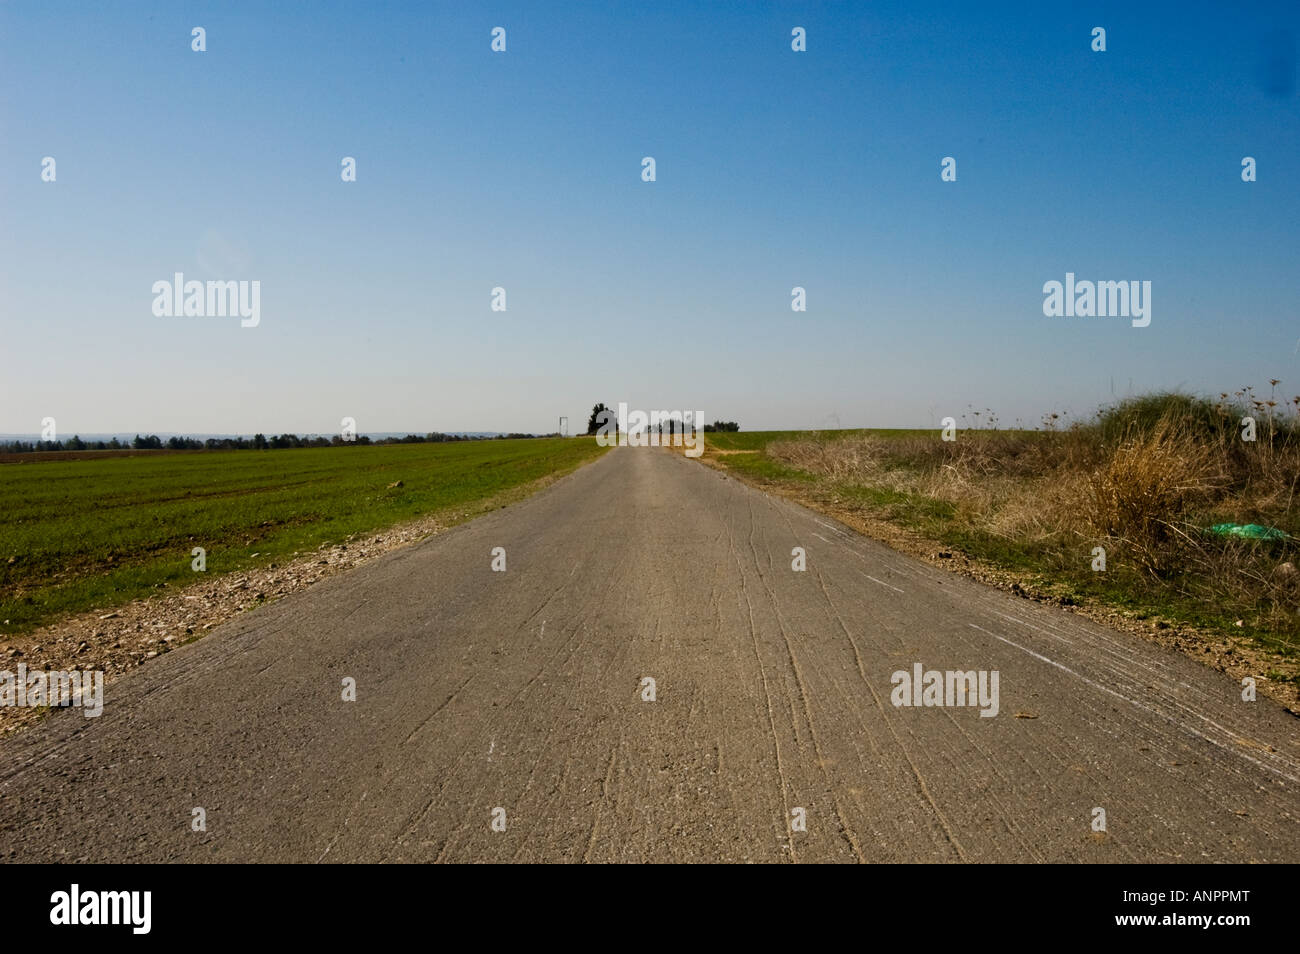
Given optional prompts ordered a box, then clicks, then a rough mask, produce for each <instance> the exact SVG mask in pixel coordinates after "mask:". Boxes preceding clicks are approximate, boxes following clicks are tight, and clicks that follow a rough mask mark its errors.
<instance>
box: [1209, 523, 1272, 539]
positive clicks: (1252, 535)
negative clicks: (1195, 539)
mask: <svg viewBox="0 0 1300 954" xmlns="http://www.w3.org/2000/svg"><path fill="white" fill-rule="evenodd" d="M1206 533H1212V534H1214V535H1215V536H1218V537H1241V538H1242V539H1245V540H1289V539H1290V537H1289V536H1288V535H1287V534H1286V532H1285V531H1282V530H1279V529H1277V527H1261V526H1260V525H1259V524H1257V523H1216V524H1215V525H1214V526H1212V527H1210V528H1209V529H1208V530H1207V531H1206Z"/></svg>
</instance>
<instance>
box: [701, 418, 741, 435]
mask: <svg viewBox="0 0 1300 954" xmlns="http://www.w3.org/2000/svg"><path fill="white" fill-rule="evenodd" d="M739 430H740V425H739V424H737V423H736V422H735V421H714V422H713V423H712V424H705V425H704V433H706V434H713V433H716V432H718V431H739Z"/></svg>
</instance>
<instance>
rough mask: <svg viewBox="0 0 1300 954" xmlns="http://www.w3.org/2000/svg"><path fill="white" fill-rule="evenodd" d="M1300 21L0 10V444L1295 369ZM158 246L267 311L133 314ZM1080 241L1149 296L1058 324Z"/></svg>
mask: <svg viewBox="0 0 1300 954" xmlns="http://www.w3.org/2000/svg"><path fill="white" fill-rule="evenodd" d="M610 7H615V8H616V9H608V8H610ZM1238 7H1239V9H1238ZM466 8H469V9H466ZM1297 10H1300V7H1298V6H1297V5H1296V4H1294V3H1255V4H1242V5H1231V6H1229V5H1223V6H1219V5H1208V4H1200V3H1159V4H1134V3H1129V2H1125V3H1069V4H1064V3H1061V4H1057V3H1034V2H1025V3H1017V4H1005V5H989V4H983V3H979V4H975V3H965V2H963V3H957V2H951V3H944V4H930V3H923V2H915V0H911V2H897V3H895V2H871V3H833V4H832V3H825V4H821V3H790V4H763V3H699V4H687V3H671V2H660V3H654V4H649V3H647V4H640V5H637V6H636V7H633V5H631V4H605V3H595V2H593V3H574V4H551V3H546V4H541V3H533V2H529V3H518V4H513V3H489V4H477V3H474V4H463V3H430V4H409V5H405V4H389V5H378V4H361V3H355V4H323V3H322V4H316V3H313V4H270V3H230V2H225V0H223V2H220V3H191V4H164V3H157V4H143V3H129V2H122V3H107V4H104V3H89V2H85V3H77V4H67V3H60V2H48V0H42V2H28V0H17V2H15V0H8V2H3V3H0V333H2V334H0V348H3V354H2V356H0V357H2V359H3V360H2V362H0V367H2V368H3V372H2V376H0V381H2V382H3V383H2V384H0V431H3V432H23V433H30V432H36V431H38V430H39V429H40V419H41V418H42V417H46V416H53V417H55V418H56V419H57V421H58V425H59V432H60V435H61V436H69V435H71V434H72V433H74V432H81V433H90V432H109V431H128V432H134V431H142V432H145V431H156V432H205V433H210V432H222V433H230V432H244V433H248V432H252V431H254V430H260V431H265V432H267V433H272V432H279V431H297V432H308V431H312V432H330V431H335V430H337V429H338V426H339V420H340V418H342V417H344V416H350V417H354V418H356V420H357V426H358V428H359V429H360V430H361V431H395V430H404V429H409V430H417V431H427V430H435V429H439V430H459V429H472V430H527V431H543V430H551V429H554V427H555V424H556V418H557V417H558V416H559V415H561V414H567V415H569V417H570V423H571V426H573V427H576V426H578V425H580V424H581V423H583V422H585V418H586V415H587V413H588V412H589V411H590V408H591V406H592V404H593V403H595V402H596V401H606V402H609V403H611V404H612V403H616V402H618V401H620V400H625V401H628V402H629V403H630V404H631V405H632V406H633V407H643V408H660V407H662V408H674V409H675V408H682V407H690V408H698V409H699V410H702V411H703V412H704V414H705V416H706V418H708V419H710V420H711V419H713V418H724V419H734V420H738V421H740V422H741V424H742V426H743V427H744V428H745V429H758V428H776V427H815V426H825V425H826V424H828V423H832V422H836V421H838V423H839V424H840V425H841V426H846V427H847V426H861V425H867V426H888V425H896V426H929V425H930V424H931V423H932V421H937V420H938V418H940V417H943V416H945V415H947V414H953V415H954V416H957V415H959V414H960V412H961V411H963V410H964V409H965V408H966V407H967V405H973V406H974V407H976V408H984V407H991V408H993V409H994V410H996V411H997V412H998V413H999V414H1000V416H1001V418H1002V420H1003V422H1004V423H1007V424H1010V423H1012V422H1013V421H1014V419H1015V418H1017V417H1021V418H1023V419H1024V420H1026V421H1027V422H1036V421H1037V420H1038V419H1039V417H1040V416H1041V414H1042V413H1044V412H1046V411H1053V410H1062V409H1068V410H1070V411H1072V412H1074V413H1076V414H1086V413H1087V412H1089V411H1090V410H1091V409H1092V408H1093V407H1095V405H1096V404H1097V403H1099V402H1101V401H1104V400H1107V399H1109V397H1110V394H1111V381H1112V379H1113V381H1114V387H1115V391H1116V392H1117V393H1120V394H1122V393H1123V392H1126V391H1127V390H1128V389H1129V387H1130V380H1131V382H1132V388H1133V389H1134V390H1136V391H1142V390H1147V389H1154V388H1171V387H1182V388H1185V389H1188V390H1192V391H1204V392H1217V391H1219V390H1233V389H1235V388H1237V387H1240V386H1242V385H1245V384H1254V385H1256V386H1257V387H1258V386H1263V387H1264V388H1265V389H1267V380H1268V379H1269V378H1271V377H1276V378H1281V379H1282V380H1283V385H1282V390H1284V391H1285V392H1286V394H1287V395H1288V396H1289V395H1291V394H1295V393H1300V355H1297V354H1296V353H1295V348H1296V345H1297V342H1298V341H1300V309H1297V306H1296V300H1297V285H1298V284H1300V97H1298V95H1297V89H1296V75H1295V74H1296V53H1295V51H1296V38H1297V34H1298V33H1300V13H1297ZM194 26H202V27H204V28H205V29H206V31H207V51H206V52H204V53H195V52H192V51H191V49H190V30H191V28H192V27H194ZM495 26H503V27H505V28H506V30H507V46H508V49H507V52H505V53H504V54H494V53H493V52H491V50H490V48H489V46H490V41H491V36H490V31H491V29H492V28H493V27H495ZM795 26H802V27H805V28H806V30H807V36H808V40H807V44H808V50H807V52H804V53H795V52H793V51H791V49H790V31H791V29H792V28H793V27H795ZM1094 26H1102V27H1104V28H1105V29H1106V31H1107V51H1106V52H1105V53H1094V52H1093V51H1092V50H1091V48H1090V43H1091V30H1092V28H1093V27H1094ZM44 156H53V157H54V158H55V159H56V161H57V176H58V178H57V181H56V182H54V183H46V182H42V181H41V177H40V172H41V159H42V157H44ZM344 156H354V157H355V158H356V160H357V164H358V165H357V168H358V181H357V182H355V183H347V184H345V183H343V182H342V181H341V180H340V177H339V171H340V165H339V163H340V160H341V158H342V157H344ZM643 156H653V157H655V159H656V162H657V174H658V181H656V182H654V183H645V182H642V181H641V176H640V172H641V158H642V157H643ZM944 156H953V157H955V158H956V159H957V163H958V180H957V182H955V183H945V182H941V181H940V177H939V172H940V160H941V159H942V158H943V157H944ZM1243 156H1253V157H1255V158H1256V159H1257V162H1258V181H1256V182H1254V183H1244V182H1242V181H1241V176H1240V171H1241V166H1240V163H1241V159H1242V157H1243ZM177 271H181V272H184V273H185V275H186V277H187V278H196V279H200V280H206V279H236V280H237V279H248V280H252V279H256V280H258V281H260V282H261V286H262V308H261V324H260V325H259V326H258V327H257V328H241V327H240V326H239V323H238V320H237V319H166V318H156V317H154V315H153V313H152V311H151V304H152V300H153V295H152V292H151V287H152V285H153V283H154V282H155V281H159V280H170V278H171V276H172V274H173V273H174V272H177ZM1067 271H1072V272H1075V273H1076V274H1077V275H1078V277H1079V278H1081V279H1082V278H1091V279H1096V280H1109V279H1113V280H1149V281H1151V282H1152V285H1153V291H1152V298H1153V301H1152V306H1153V309H1152V322H1151V325H1150V327H1148V328H1142V329H1138V328H1133V327H1131V326H1130V324H1129V322H1128V321H1126V320H1113V319H1112V320H1103V319H1077V318H1076V319H1051V318H1046V317H1044V315H1043V312H1042V302H1043V293H1042V291H1041V289H1042V285H1043V283H1044V282H1046V281H1049V280H1052V279H1056V280H1063V279H1064V276H1065V273H1066V272H1067ZM796 285H800V286H803V287H805V288H806V289H807V293H808V311H807V312H806V313H802V314H800V313H794V312H792V311H791V310H790V289H791V288H792V287H793V286H796ZM494 286H503V287H504V288H505V289H506V291H507V301H508V311H507V312H505V313H494V312H492V311H491V310H490V308H489V302H490V292H491V289H492V288H493V287H494Z"/></svg>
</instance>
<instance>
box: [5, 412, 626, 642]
mask: <svg viewBox="0 0 1300 954" xmlns="http://www.w3.org/2000/svg"><path fill="white" fill-rule="evenodd" d="M603 452H604V449H603V448H601V447H598V446H597V445H596V443H595V441H593V440H584V439H580V438H572V439H564V438H546V439H532V440H483V441H465V442H455V443H444V444H392V445H376V446H355V447H324V448H304V449H298V450H272V451H251V450H244V451H212V452H207V451H198V452H192V453H177V454H162V455H158V456H151V457H110V458H104V459H100V460H67V461H41V462H33V463H21V464H19V463H11V464H0V621H7V624H5V625H3V628H0V633H6V634H8V633H17V632H23V631H26V630H30V629H32V628H33V627H35V626H38V625H41V624H43V623H48V622H51V621H53V620H55V619H57V618H58V617H59V616H61V615H63V614H67V613H73V612H78V611H82V610H87V609H91V608H96V607H108V606H113V605H117V604H121V603H123V602H127V601H129V600H131V599H135V598H138V597H141V596H147V595H149V594H150V593H153V592H156V590H157V589H158V588H160V587H162V586H164V585H170V586H176V585H184V584H187V583H191V582H193V580H194V578H195V573H194V571H193V570H192V569H191V567H190V561H191V559H192V557H191V555H190V554H191V551H192V549H193V548H194V547H203V548H204V549H205V550H206V551H207V571H208V573H209V574H218V573H226V572H229V571H232V570H239V569H245V568H248V567H251V566H261V565H265V564H268V563H271V562H273V561H276V560H277V559H278V560H280V561H281V562H283V560H284V559H285V558H287V557H288V556H290V555H291V554H293V553H294V552H295V551H299V552H301V551H306V550H311V549H314V548H316V547H318V546H320V545H321V544H323V543H337V542H340V541H342V540H345V539H346V538H347V537H348V536H349V535H351V534H357V533H366V532H370V531H375V530H379V529H382V528H384V527H387V526H391V525H393V524H398V523H402V522H404V521H408V520H412V519H414V518H417V517H421V516H424V515H428V514H437V515H441V516H443V517H444V518H445V520H446V522H448V523H452V522H458V521H460V520H463V519H466V518H468V517H472V516H474V515H476V514H478V513H481V512H483V511H484V510H486V509H489V508H491V507H493V506H497V505H499V503H500V501H499V500H498V498H502V497H503V496H505V495H509V494H510V493H511V492H512V491H513V492H517V493H522V492H523V488H524V485H527V484H530V483H532V482H533V481H537V480H540V479H541V478H545V477H549V476H553V475H558V474H563V473H567V472H568V471H571V470H573V469H575V468H576V467H578V466H579V465H581V464H582V463H584V462H586V461H589V460H591V459H593V458H595V457H597V456H599V455H600V454H601V453H603ZM399 480H400V481H401V482H402V486H401V487H391V486H390V485H391V484H394V483H395V482H397V481H399ZM254 553H256V554H257V556H256V557H254V556H253V554H254Z"/></svg>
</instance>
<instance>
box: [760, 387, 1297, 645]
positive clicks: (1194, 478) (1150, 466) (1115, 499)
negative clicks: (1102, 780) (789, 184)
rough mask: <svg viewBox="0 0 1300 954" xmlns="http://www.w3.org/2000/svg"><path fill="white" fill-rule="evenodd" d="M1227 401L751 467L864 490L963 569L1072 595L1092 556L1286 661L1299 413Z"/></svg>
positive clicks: (796, 448) (1291, 622) (809, 444)
mask: <svg viewBox="0 0 1300 954" xmlns="http://www.w3.org/2000/svg"><path fill="white" fill-rule="evenodd" d="M1237 397H1238V400H1237V402H1235V403H1233V402H1229V401H1228V400H1226V399H1227V395H1224V396H1223V398H1224V399H1223V400H1220V401H1219V402H1218V403H1212V402H1210V401H1205V400H1201V399H1196V398H1189V397H1186V396H1183V395H1153V396H1149V397H1145V398H1140V399H1135V400H1133V401H1130V402H1126V403H1125V404H1122V405H1120V406H1119V407H1117V408H1113V409H1108V410H1106V411H1104V412H1102V413H1101V414H1099V415H1098V417H1097V418H1096V420H1094V421H1093V422H1091V423H1089V424H1084V425H1076V426H1075V427H1073V428H1071V429H1069V430H1066V431H1062V432H1027V431H994V430H965V431H961V432H959V434H958V439H957V440H956V441H943V440H940V438H939V434H938V432H937V431H926V432H917V433H916V434H915V435H914V436H912V435H903V436H899V435H896V434H895V435H889V436H880V435H873V434H870V433H864V434H854V435H849V436H825V435H811V436H809V437H807V438H800V439H790V440H782V441H774V442H772V443H771V444H769V445H768V446H767V448H766V451H765V453H766V454H767V456H768V457H771V458H772V459H774V460H776V461H778V462H780V463H783V464H785V465H787V466H790V467H795V468H798V469H800V470H802V471H805V472H807V473H809V474H812V475H815V476H817V477H819V478H823V479H824V480H825V481H826V482H827V483H828V484H831V485H835V486H838V487H840V488H841V490H851V489H852V488H854V487H858V488H869V489H870V491H871V493H870V494H868V495H867V497H866V498H865V499H876V500H880V501H883V503H881V504H880V505H879V506H881V507H884V508H886V510H888V512H889V513H890V514H892V516H891V517H890V519H897V520H900V521H901V522H903V523H908V524H910V525H911V526H912V528H913V529H917V530H920V531H921V532H923V533H926V534H929V535H931V536H932V537H934V538H936V539H940V540H946V541H949V542H952V541H954V540H957V541H959V542H962V543H965V542H969V541H975V543H976V544H977V548H982V549H983V551H984V552H983V553H977V554H975V555H979V556H985V557H990V555H991V558H992V559H994V560H995V561H996V560H998V559H1004V560H1009V561H1011V562H1019V563H1020V565H1022V566H1023V565H1026V564H1030V565H1034V566H1038V567H1041V568H1042V569H1043V570H1044V571H1052V572H1053V573H1054V574H1056V575H1068V574H1071V573H1074V574H1075V579H1076V581H1078V582H1079V583H1080V585H1083V586H1090V585H1091V583H1092V581H1093V579H1094V578H1093V576H1092V574H1090V572H1089V559H1088V555H1089V554H1090V553H1091V549H1092V548H1093V547H1094V546H1098V545H1100V546H1104V547H1105V549H1106V552H1107V558H1108V564H1109V567H1110V569H1112V570H1120V571H1122V570H1128V571H1131V572H1132V573H1133V574H1135V577H1134V579H1135V580H1136V579H1139V578H1140V579H1143V580H1146V581H1147V583H1146V584H1145V586H1149V587H1152V588H1153V590H1152V592H1157V591H1158V592H1159V593H1163V594H1165V596H1167V597H1168V598H1169V599H1170V600H1174V601H1176V600H1181V601H1182V602H1183V605H1184V606H1186V605H1188V604H1189V603H1191V604H1197V603H1199V604H1200V605H1202V606H1204V607H1205V608H1206V614H1205V615H1206V616H1207V617H1213V616H1215V615H1216V613H1217V616H1218V617H1219V618H1222V617H1223V616H1224V615H1226V614H1232V615H1233V616H1236V615H1240V616H1241V617H1242V618H1243V619H1245V620H1247V624H1248V625H1251V626H1256V627H1259V628H1261V629H1263V630H1268V631H1272V632H1274V633H1278V634H1280V635H1281V636H1282V641H1283V642H1284V643H1286V644H1288V645H1291V646H1292V647H1295V646H1297V645H1300V574H1297V573H1296V572H1295V571H1294V569H1293V568H1292V566H1291V564H1292V563H1293V562H1300V560H1297V558H1296V557H1295V556H1294V554H1295V553H1296V540H1295V538H1296V536H1300V513H1298V511H1297V505H1296V503H1297V502H1296V491H1297V489H1298V488H1300V398H1297V399H1296V400H1294V401H1292V402H1290V403H1289V404H1276V403H1272V402H1269V401H1260V400H1257V399H1254V398H1253V396H1252V394H1251V389H1249V388H1246V389H1243V390H1242V391H1241V392H1238V395H1237ZM1246 414H1250V415H1251V416H1253V417H1255V419H1256V421H1257V422H1258V424H1257V439H1256V440H1255V441H1253V442H1248V441H1245V440H1242V437H1241V417H1242V416H1244V415H1246ZM872 495H874V498H873V497H872ZM934 502H938V503H939V504H942V505H943V506H942V508H941V509H936V508H935V507H933V506H930V504H932V503H934ZM913 504H914V505H915V506H912V505H913ZM1220 522H1233V523H1259V524H1264V525H1267V526H1273V527H1278V528H1281V529H1282V530H1284V531H1286V532H1287V533H1289V534H1291V535H1292V539H1291V540H1289V541H1286V542H1283V543H1280V544H1279V543H1271V544H1270V543H1260V542H1258V541H1247V540H1234V539H1225V538H1223V537H1220V536H1216V535H1212V534H1208V533H1206V532H1205V528H1206V527H1208V526H1210V525H1211V524H1214V523H1220ZM980 541H984V542H983V543H980ZM997 541H1002V543H1001V544H999V543H998V542H997ZM1107 576H1108V577H1109V578H1110V580H1111V582H1112V583H1114V582H1115V581H1116V577H1115V574H1113V573H1111V574H1107ZM1134 585H1137V584H1136V583H1135V584H1134ZM1144 598H1145V595H1144ZM1158 601H1159V598H1157V602H1158Z"/></svg>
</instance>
